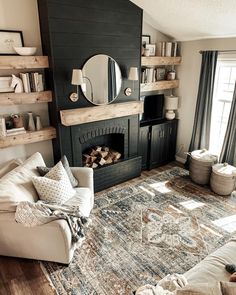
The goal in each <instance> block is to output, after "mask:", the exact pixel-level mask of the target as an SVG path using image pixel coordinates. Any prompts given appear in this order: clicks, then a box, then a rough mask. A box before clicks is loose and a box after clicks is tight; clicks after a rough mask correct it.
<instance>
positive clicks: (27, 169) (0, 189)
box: [0, 153, 45, 212]
mask: <svg viewBox="0 0 236 295" xmlns="http://www.w3.org/2000/svg"><path fill="white" fill-rule="evenodd" d="M38 165H45V163H44V160H43V158H42V156H41V154H40V153H35V154H34V155H33V156H31V157H30V158H29V159H27V160H26V161H25V162H24V163H23V164H21V165H20V166H18V167H16V168H15V169H13V170H12V171H10V172H8V173H7V174H6V175H4V176H3V177H2V178H1V179H0V211H4V212H5V211H7V212H15V211H16V206H17V205H18V203H19V202H22V201H29V202H36V201H37V200H38V194H37V192H36V190H35V188H34V186H33V183H32V177H33V176H39V173H38V172H37V170H36V169H35V167H36V166H38Z"/></svg>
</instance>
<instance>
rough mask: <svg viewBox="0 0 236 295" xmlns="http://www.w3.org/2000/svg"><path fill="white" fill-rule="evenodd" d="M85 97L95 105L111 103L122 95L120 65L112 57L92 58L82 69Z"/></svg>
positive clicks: (100, 56) (97, 56) (102, 55)
mask: <svg viewBox="0 0 236 295" xmlns="http://www.w3.org/2000/svg"><path fill="white" fill-rule="evenodd" d="M82 73H83V80H84V84H82V85H81V89H82V91H83V94H84V96H85V97H86V98H87V99H88V100H89V101H90V102H91V103H93V104H95V105H103V104H108V103H111V102H112V101H114V100H115V99H116V97H117V96H118V95H119V93H120V89H121V84H122V76H121V71H120V67H119V65H118V63H117V62H116V61H115V60H114V59H113V58H112V57H110V56H108V55H105V54H98V55H95V56H93V57H91V58H90V59H89V60H88V61H87V62H86V63H85V64H84V66H83V68H82Z"/></svg>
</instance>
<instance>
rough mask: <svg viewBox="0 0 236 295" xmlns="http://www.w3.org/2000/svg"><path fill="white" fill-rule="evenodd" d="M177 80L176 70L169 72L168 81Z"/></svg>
mask: <svg viewBox="0 0 236 295" xmlns="http://www.w3.org/2000/svg"><path fill="white" fill-rule="evenodd" d="M175 78H176V71H175V70H174V69H172V70H170V71H168V72H167V75H166V80H168V81H171V80H175Z"/></svg>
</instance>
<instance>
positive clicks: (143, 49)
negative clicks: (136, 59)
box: [141, 46, 145, 56]
mask: <svg viewBox="0 0 236 295" xmlns="http://www.w3.org/2000/svg"><path fill="white" fill-rule="evenodd" d="M144 52H145V48H144V47H143V46H142V47H141V54H142V56H143V55H144Z"/></svg>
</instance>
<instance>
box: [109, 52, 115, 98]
mask: <svg viewBox="0 0 236 295" xmlns="http://www.w3.org/2000/svg"><path fill="white" fill-rule="evenodd" d="M115 97H116V63H115V61H114V60H113V59H111V58H108V102H110V101H112V100H113V99H114V98H115Z"/></svg>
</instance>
